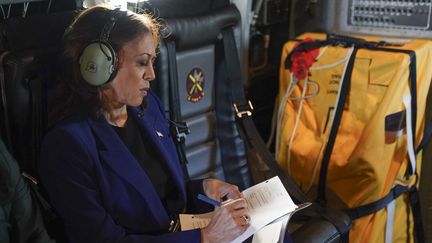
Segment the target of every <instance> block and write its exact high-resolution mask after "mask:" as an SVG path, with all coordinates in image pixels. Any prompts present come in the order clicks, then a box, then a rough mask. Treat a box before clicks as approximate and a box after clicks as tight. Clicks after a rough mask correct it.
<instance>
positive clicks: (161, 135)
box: [156, 131, 164, 138]
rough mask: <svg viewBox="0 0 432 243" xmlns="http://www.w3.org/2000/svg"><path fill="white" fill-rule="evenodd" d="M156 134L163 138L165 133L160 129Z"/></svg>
mask: <svg viewBox="0 0 432 243" xmlns="http://www.w3.org/2000/svg"><path fill="white" fill-rule="evenodd" d="M156 134H157V135H158V137H160V138H163V136H164V135H163V134H162V133H161V132H159V131H156Z"/></svg>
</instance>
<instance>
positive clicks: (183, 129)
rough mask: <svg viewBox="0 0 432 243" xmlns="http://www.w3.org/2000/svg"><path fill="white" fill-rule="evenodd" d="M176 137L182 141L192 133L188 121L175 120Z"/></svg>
mask: <svg viewBox="0 0 432 243" xmlns="http://www.w3.org/2000/svg"><path fill="white" fill-rule="evenodd" d="M173 125H174V126H173V128H174V133H175V137H176V139H177V141H178V142H182V141H184V140H185V139H186V137H187V135H188V134H189V133H190V129H189V127H188V125H187V123H186V122H175V123H173Z"/></svg>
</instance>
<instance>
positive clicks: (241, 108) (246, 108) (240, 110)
mask: <svg viewBox="0 0 432 243" xmlns="http://www.w3.org/2000/svg"><path fill="white" fill-rule="evenodd" d="M233 107H234V110H235V112H236V116H237V117H238V118H242V117H243V116H252V111H253V109H254V108H253V106H252V102H251V101H250V100H248V103H247V104H242V105H237V104H236V103H233Z"/></svg>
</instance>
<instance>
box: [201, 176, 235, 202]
mask: <svg viewBox="0 0 432 243" xmlns="http://www.w3.org/2000/svg"><path fill="white" fill-rule="evenodd" d="M203 187H204V192H205V194H206V195H207V196H209V197H211V198H213V199H215V200H217V201H221V200H227V199H237V198H242V197H243V195H242V193H241V192H240V191H239V189H238V187H237V186H236V185H232V184H229V183H226V182H224V181H221V180H218V179H205V180H203Z"/></svg>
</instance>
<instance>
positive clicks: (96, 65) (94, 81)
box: [79, 8, 125, 86]
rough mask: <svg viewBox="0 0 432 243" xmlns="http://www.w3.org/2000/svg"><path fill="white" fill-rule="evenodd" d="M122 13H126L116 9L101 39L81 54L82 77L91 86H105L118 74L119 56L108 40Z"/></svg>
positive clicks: (104, 28)
mask: <svg viewBox="0 0 432 243" xmlns="http://www.w3.org/2000/svg"><path fill="white" fill-rule="evenodd" d="M122 12H125V11H121V10H120V9H119V8H116V9H114V10H113V14H112V16H111V18H110V20H109V22H107V23H106V24H105V25H104V27H103V28H102V31H101V34H100V37H99V39H98V40H95V41H93V42H91V43H90V44H89V45H88V46H87V47H85V48H84V50H83V52H82V53H81V56H80V58H79V65H80V72H81V76H82V78H83V79H84V80H85V81H86V82H87V83H89V84H90V85H93V86H100V85H104V84H106V83H108V82H110V81H111V80H112V79H113V78H114V77H115V75H116V74H117V68H118V55H117V53H116V51H115V50H114V48H113V47H112V46H111V44H110V43H109V42H108V39H109V37H110V34H111V31H112V29H113V27H114V25H115V24H116V22H117V20H118V18H119V17H120V14H122Z"/></svg>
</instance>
